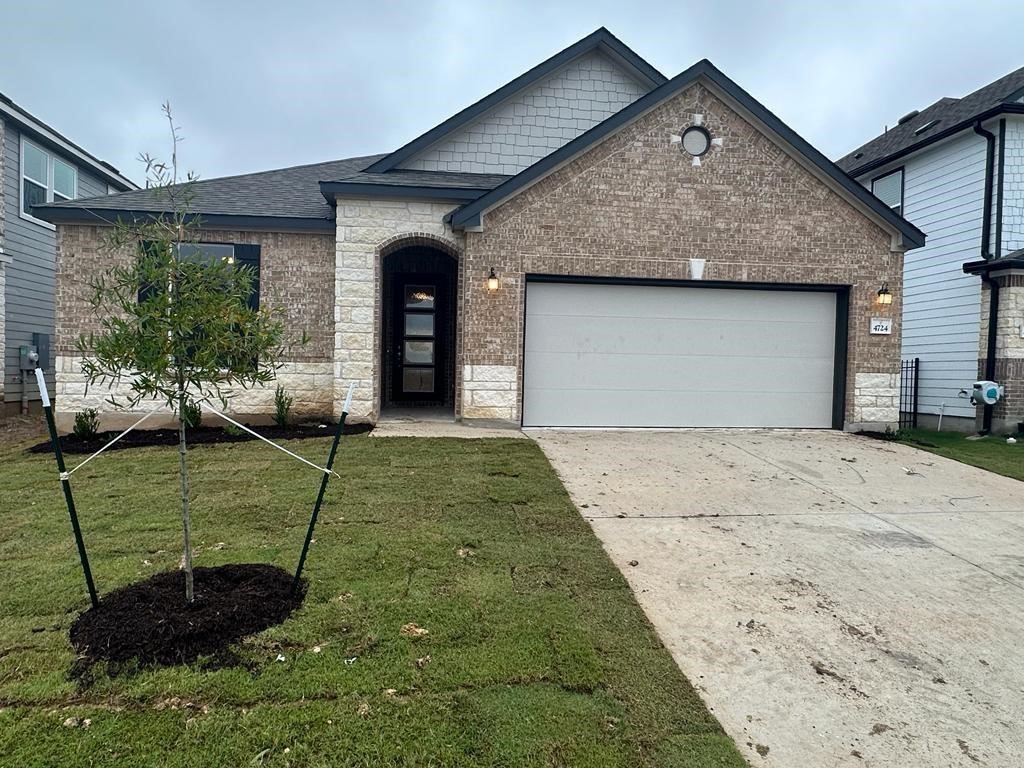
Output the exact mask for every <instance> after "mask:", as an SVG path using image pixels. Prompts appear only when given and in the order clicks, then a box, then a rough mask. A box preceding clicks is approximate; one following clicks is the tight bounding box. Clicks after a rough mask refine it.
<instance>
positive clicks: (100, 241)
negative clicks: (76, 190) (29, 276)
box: [54, 224, 334, 429]
mask: <svg viewBox="0 0 1024 768" xmlns="http://www.w3.org/2000/svg"><path fill="white" fill-rule="evenodd" d="M108 231H109V230H107V229H105V228H102V227H93V226H82V225H63V224H62V225H59V226H58V227H57V293H56V304H57V318H56V329H57V331H56V338H55V344H54V353H55V367H56V371H55V372H56V391H55V393H54V395H55V398H54V400H55V406H56V411H57V418H58V421H59V423H60V426H61V427H62V428H65V429H66V428H67V427H69V426H70V424H71V421H72V419H73V418H74V414H75V413H76V412H77V411H79V410H81V409H83V408H96V409H98V410H100V411H101V413H102V421H103V423H104V426H105V427H108V428H116V427H118V426H120V425H122V424H124V425H126V424H127V423H131V422H134V421H135V419H137V418H138V414H137V413H136V414H134V415H133V414H131V413H124V412H119V411H115V409H114V408H113V407H112V406H111V405H110V404H109V403H108V402H107V399H108V398H109V397H110V395H111V394H116V393H117V392H118V391H125V390H126V389H127V385H126V384H122V385H120V387H114V388H112V389H107V388H102V387H95V386H94V387H90V388H88V391H87V388H86V385H85V380H84V379H83V377H82V374H81V356H80V355H79V353H78V350H77V347H76V340H77V339H78V337H79V335H80V334H82V333H89V332H90V331H98V330H99V328H100V325H99V318H97V317H96V316H95V315H94V313H93V312H92V310H91V308H90V307H89V304H88V300H87V297H88V288H87V285H86V283H87V281H88V279H89V278H90V277H94V276H96V275H99V274H100V273H102V272H103V271H104V270H106V269H108V268H109V267H110V266H112V265H113V264H114V263H117V262H121V263H124V262H126V261H128V260H129V259H131V256H132V254H131V252H130V250H127V249H121V250H117V251H112V250H110V249H109V248H107V247H106V246H105V244H104V236H105V235H106V233H107V232H108ZM201 239H202V240H204V241H206V242H222V243H223V242H228V243H249V244H258V245H260V302H261V303H262V304H263V305H265V306H270V307H274V308H277V309H279V310H280V311H281V312H282V315H283V320H284V323H285V334H286V338H287V339H289V340H296V339H299V338H301V336H302V334H303V332H305V333H306V335H307V336H308V338H309V341H308V343H307V344H305V345H296V346H293V347H292V348H291V349H290V350H289V351H288V353H287V354H286V356H285V359H284V360H283V361H282V363H283V365H282V368H281V370H280V371H279V372H278V376H277V380H276V381H275V382H272V383H271V384H270V385H268V386H266V387H257V388H253V389H249V390H238V391H236V392H235V397H234V398H233V399H232V400H231V402H230V410H231V411H232V412H233V413H236V414H241V415H244V416H246V417H255V420H268V419H269V418H270V416H271V415H272V414H273V412H274V390H275V389H276V387H277V385H278V384H280V385H281V386H283V387H285V389H287V390H288V392H289V394H291V395H292V396H293V397H294V398H295V402H294V405H293V413H294V414H295V415H296V416H300V417H315V416H329V415H331V413H332V411H333V405H334V364H333V356H334V322H333V316H334V312H333V308H334V292H333V285H332V282H331V280H330V277H329V276H330V274H331V272H332V269H331V267H332V263H333V255H334V236H333V235H331V234H329V233H328V234H308V233H286V232H240V231H224V230H204V231H203V233H202V237H201ZM149 409H150V406H144V405H140V406H139V408H138V411H139V412H142V411H145V410H149ZM163 410H166V409H163ZM167 421H168V417H165V416H164V417H156V418H155V419H153V422H154V423H156V424H159V423H166V422H167Z"/></svg>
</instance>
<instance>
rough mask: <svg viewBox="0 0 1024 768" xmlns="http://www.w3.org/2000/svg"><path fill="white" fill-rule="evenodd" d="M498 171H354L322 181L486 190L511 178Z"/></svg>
mask: <svg viewBox="0 0 1024 768" xmlns="http://www.w3.org/2000/svg"><path fill="white" fill-rule="evenodd" d="M511 178H512V177H511V176H506V175H502V174H500V173H455V172H450V171H406V170H398V169H396V170H393V171H387V172H385V173H355V174H352V175H351V176H345V177H344V178H338V179H322V181H343V182H347V183H352V184H386V185H395V186H400V187H438V188H457V189H479V190H481V191H482V192H487V191H489V190H492V189H494V188H495V187H496V186H498V185H499V184H503V183H504V182H506V181H508V180H509V179H511Z"/></svg>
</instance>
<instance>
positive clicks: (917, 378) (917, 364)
mask: <svg viewBox="0 0 1024 768" xmlns="http://www.w3.org/2000/svg"><path fill="white" fill-rule="evenodd" d="M920 383H921V358H920V357H915V358H914V415H913V417H912V419H911V423H912V424H913V425H914V429H917V395H918V392H919V391H920Z"/></svg>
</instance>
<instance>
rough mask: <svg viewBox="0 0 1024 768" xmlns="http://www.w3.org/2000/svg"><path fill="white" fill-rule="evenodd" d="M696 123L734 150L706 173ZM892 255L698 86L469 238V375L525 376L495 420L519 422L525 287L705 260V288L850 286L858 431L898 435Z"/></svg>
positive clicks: (673, 268)
mask: <svg viewBox="0 0 1024 768" xmlns="http://www.w3.org/2000/svg"><path fill="white" fill-rule="evenodd" d="M695 113H699V114H702V115H704V125H705V126H706V127H707V128H708V130H709V131H710V132H711V135H712V136H713V137H719V138H722V139H724V148H723V149H721V150H712V152H711V153H710V154H709V155H707V156H705V158H704V159H703V164H702V165H701V166H700V167H693V166H692V165H691V162H690V158H689V157H688V156H687V155H685V154H681V152H680V149H679V146H678V145H672V144H671V143H670V140H669V137H670V135H671V134H678V133H680V132H681V130H682V129H684V128H685V127H686V126H687V125H689V124H692V122H693V115H694V114H695ZM891 243H892V241H891V237H890V235H889V233H887V232H886V231H884V230H883V229H882V228H881V227H879V226H878V225H876V224H874V223H873V222H872V221H871V220H869V219H868V218H867V217H866V216H864V215H863V214H862V213H860V212H859V211H858V210H857V209H855V208H854V207H853V206H852V205H851V204H850V203H848V202H847V201H846V200H845V199H844V198H842V197H840V195H839V194H837V193H836V192H834V191H832V190H831V189H830V188H829V187H828V186H827V185H826V184H825V183H823V182H822V181H820V180H819V179H818V178H817V177H816V176H814V175H812V173H811V172H809V171H808V170H806V169H805V168H804V167H803V166H802V165H800V164H799V163H798V162H796V161H795V160H794V159H793V158H791V157H790V156H789V155H788V154H786V152H784V151H783V150H782V149H780V148H779V147H778V146H777V145H776V144H775V143H773V142H772V141H771V140H769V139H768V138H767V137H766V136H765V135H763V134H762V133H760V132H759V131H758V130H757V129H756V128H755V127H754V126H752V125H751V124H750V123H748V122H747V121H746V120H745V119H744V118H743V117H742V116H741V115H740V114H738V113H737V112H736V111H734V110H733V109H732V108H731V107H730V106H728V105H727V104H726V103H724V102H723V101H722V100H720V99H719V98H717V97H716V96H715V95H714V94H713V93H711V92H710V91H709V90H708V89H707V88H705V87H704V86H703V85H700V84H695V85H693V86H691V87H690V88H688V89H686V90H685V91H683V92H682V93H680V94H678V95H677V96H675V97H674V98H672V99H671V100H669V101H667V102H665V103H663V104H661V105H659V106H658V107H656V108H655V109H654V110H652V111H651V112H649V113H648V114H647V115H645V116H643V117H641V118H640V119H638V120H637V121H635V122H634V123H632V124H631V125H629V126H627V127H625V128H623V129H621V130H620V131H618V132H617V133H615V134H614V135H612V136H610V137H609V138H607V139H606V140H605V141H604V142H603V143H601V144H600V145H598V146H597V147H595V148H593V149H591V150H590V151H589V152H586V153H584V154H583V155H581V156H579V157H578V158H576V159H575V160H573V161H571V162H570V163H568V164H566V165H565V166H563V167H562V168H560V169H559V170H558V171H556V172H554V173H552V174H551V175H549V176H547V177H546V178H544V179H542V180H541V181H539V182H538V183H536V184H535V185H533V186H532V187H530V188H528V189H527V190H525V191H524V192H522V193H520V194H519V195H518V196H516V197H514V198H512V199H511V200H509V201H508V202H506V203H504V204H502V205H500V206H499V207H497V208H496V209H494V210H492V211H490V212H487V213H486V214H485V216H484V219H483V231H482V232H470V233H467V236H466V246H465V257H464V266H463V275H464V281H465V285H466V289H465V291H464V293H463V309H464V312H463V337H464V342H463V348H464V358H463V360H462V363H463V365H464V366H472V367H473V370H476V369H477V367H492V366H494V367H502V368H504V369H506V370H507V369H514V370H515V375H516V382H517V386H516V389H517V392H516V395H517V396H516V399H515V402H514V404H512V405H510V406H508V407H498V406H495V407H492V408H503V410H490V411H488V412H487V415H488V416H490V417H504V418H510V419H512V420H518V419H519V414H520V409H521V382H522V359H521V356H522V352H521V351H522V342H523V340H522V328H523V322H522V318H523V308H524V290H525V280H524V276H525V274H527V273H545V274H562V275H597V276H615V277H655V278H671V279H686V278H687V277H688V259H689V258H690V257H700V258H704V259H706V260H707V264H706V267H705V271H704V279H710V280H733V281H756V282H772V283H819V284H820V283H825V284H836V285H849V286H851V291H850V324H849V336H848V339H847V343H848V366H847V382H846V391H847V396H846V404H845V413H846V425H847V427H848V428H854V427H857V426H860V425H863V426H871V427H873V428H877V427H879V426H882V425H886V424H893V423H895V422H896V421H897V419H898V413H897V411H898V402H897V400H896V399H895V398H896V397H897V395H898V392H897V391H896V386H897V378H896V377H897V375H898V371H899V357H900V316H901V314H902V312H901V298H902V267H903V258H902V253H900V252H893V251H892V250H891ZM492 267H493V268H494V269H495V270H497V272H498V273H499V275H500V276H501V279H502V290H501V291H499V292H498V293H497V294H495V295H489V294H487V293H486V291H483V290H481V289H480V287H481V286H482V285H484V283H485V280H486V277H487V274H488V270H489V269H490V268H492ZM883 281H886V282H888V284H889V287H890V289H891V290H892V292H893V294H894V297H895V300H894V302H893V304H892V305H890V306H889V307H886V308H884V309H882V308H880V307H878V306H876V305H875V303H874V299H875V297H876V293H877V290H878V287H879V285H880V284H881V283H882V282H883ZM872 316H890V317H892V319H893V333H892V335H891V336H872V335H869V328H868V326H869V321H870V318H871V317H872ZM866 374H867V375H870V374H880V375H882V376H884V377H886V378H885V381H884V382H883V381H882V379H881V378H880V377H878V378H876V377H874V376H869V377H868V378H864V375H866ZM502 376H503V378H504V376H505V374H504V373H503V374H502ZM858 377H860V378H858ZM858 390H860V396H861V397H862V398H863V399H861V400H860V401H858V400H857V395H858ZM868 390H870V394H868ZM479 392H480V390H476V391H475V392H474V394H473V395H472V397H473V398H480V397H481V395H480V394H479ZM493 392H494V393H496V395H495V397H496V398H497V399H498V400H501V398H502V397H504V398H508V397H509V396H508V395H507V394H506V395H501V394H500V393H501V392H502V390H500V389H497V388H495V389H494V390H493ZM464 397H470V393H469V391H468V390H467V391H466V392H464ZM869 397H870V398H872V400H871V404H870V405H869V404H868V401H867V399H866V398H869ZM463 413H464V415H466V416H471V415H476V414H474V413H472V411H471V409H467V408H464V410H463ZM481 415H483V414H481Z"/></svg>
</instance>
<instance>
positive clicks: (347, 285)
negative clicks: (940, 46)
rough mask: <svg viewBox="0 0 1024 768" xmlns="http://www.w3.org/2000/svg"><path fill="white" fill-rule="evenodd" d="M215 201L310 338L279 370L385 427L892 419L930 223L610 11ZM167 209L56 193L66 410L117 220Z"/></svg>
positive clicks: (215, 229)
mask: <svg viewBox="0 0 1024 768" xmlns="http://www.w3.org/2000/svg"><path fill="white" fill-rule="evenodd" d="M194 208H195V209H196V210H197V211H198V212H199V213H200V214H201V216H202V221H203V227H204V231H203V236H202V239H203V241H204V242H207V243H210V244H218V245H217V246H216V247H218V248H232V247H233V248H235V249H236V250H237V251H238V252H239V253H244V254H245V255H246V258H248V259H249V261H250V263H253V264H255V265H257V266H258V268H259V278H260V283H259V300H260V301H264V302H269V303H270V304H272V305H276V306H279V307H282V308H283V309H284V310H285V312H286V316H287V324H288V326H289V328H290V329H291V330H293V331H296V332H297V331H299V330H303V329H304V330H305V331H306V332H307V333H308V334H309V336H310V337H311V342H310V343H309V344H308V345H306V346H305V347H303V348H301V350H300V351H299V352H297V353H296V354H294V355H293V356H292V358H291V359H289V360H287V361H285V364H284V367H283V368H282V370H281V373H280V379H281V382H282V383H283V385H284V386H285V387H286V388H288V389H290V390H291V391H292V392H293V394H294V395H295V396H296V402H297V404H298V403H301V404H302V406H303V408H304V409H305V410H307V411H309V412H315V413H330V412H334V413H337V412H338V411H339V410H340V406H341V403H342V401H343V399H344V393H345V391H346V389H347V387H348V384H349V383H350V382H355V384H356V390H355V399H354V404H353V408H352V414H351V417H352V418H354V419H362V420H371V421H373V420H376V419H377V418H378V417H379V416H380V414H381V413H382V411H384V412H386V411H387V409H389V408H392V407H418V406H424V407H430V408H434V409H436V408H445V409H447V410H448V411H449V412H451V413H452V414H453V415H454V417H456V418H461V419H467V420H469V419H488V420H500V421H504V422H510V423H514V424H523V425H526V426H738V427H743V426H769V427H774V426H780V427H833V428H846V429H853V428H861V427H869V428H879V427H884V426H885V425H889V424H892V423H893V422H895V421H896V420H897V410H898V371H899V353H900V345H899V338H900V335H899V334H900V319H899V318H900V293H901V283H902V267H903V252H904V251H905V250H907V249H910V248H916V247H919V246H921V245H922V244H923V243H924V235H923V234H922V233H921V232H920V231H919V230H918V229H916V228H915V227H914V226H913V225H911V224H909V223H908V222H907V221H905V220H904V219H902V218H901V217H900V216H899V215H897V214H896V213H894V212H893V211H892V210H891V209H890V208H889V206H887V205H885V204H884V203H882V202H881V201H879V200H878V199H877V198H875V197H874V196H873V195H871V194H870V193H869V192H868V191H867V190H865V189H864V188H863V187H862V186H861V185H860V184H857V183H856V182H854V181H853V180H852V179H850V178H849V177H848V176H846V174H844V173H843V172H842V171H841V170H839V169H838V168H837V167H836V166H835V165H834V164H833V163H832V162H830V161H829V160H828V159H826V158H825V157H824V156H823V155H822V154H821V153H819V152H818V151H817V150H815V149H814V148H813V147H811V146H810V145H809V144H808V143H807V142H806V141H804V140H803V139H801V138H800V137H799V136H798V135H797V134H796V133H794V132H793V131H792V130H791V129H790V128H788V127H787V126H786V125H784V124H783V123H782V122H781V121H780V120H779V119H778V118H777V117H775V116H774V115H773V114H772V113H771V112H769V111H768V110H767V109H766V108H765V107H764V106H762V105H761V104H759V103H758V102H757V101H755V100H754V99H753V98H752V97H751V96H750V95H749V94H747V93H746V92H745V91H744V90H743V89H741V88H740V87H739V86H738V85H736V84H735V83H734V82H732V81H731V80H729V79H728V78H727V77H726V76H725V75H723V74H722V73H721V72H720V71H719V70H717V69H716V68H715V67H714V66H713V65H712V64H711V63H710V62H708V61H706V60H705V61H700V62H698V63H697V64H695V65H693V66H692V67H690V68H689V69H687V70H686V71H684V72H682V73H681V74H679V75H677V76H676V77H674V78H672V79H666V78H665V77H664V76H663V75H662V74H660V73H659V72H658V71H657V70H656V69H654V68H653V67H652V66H651V65H650V64H648V63H647V62H645V61H644V60H643V59H641V58H640V57H639V56H638V55H637V54H636V53H634V52H633V51H632V50H630V49H629V48H628V47H626V46H625V45H624V44H623V43H621V42H620V41H619V40H618V39H616V38H615V37H614V36H613V35H611V34H610V33H609V32H608V31H607V30H605V29H599V30H598V31H596V32H594V33H593V34H591V35H589V36H588V37H586V38H584V39H583V40H580V41H579V42H577V43H575V44H574V45H571V46H570V47H568V48H566V49H565V50H563V51H561V52H560V53H558V54H556V55H555V56H553V57H552V58H550V59H548V60H547V61H545V62H543V63H541V64H539V65H538V66H536V67H534V68H533V69H531V70H530V71H528V72H526V73H524V74H523V75H521V76H520V77H518V78H516V79H515V80H513V81H512V82H510V83H508V84H507V85H505V86H503V87H502V88H499V89H498V90H497V91H495V92H494V93H492V94H490V95H489V96H486V97H485V98H483V99H482V100H480V101H478V102H477V103H475V104H473V105H472V106H470V107H467V108H466V109H465V110H463V111H462V112H460V113H458V114H457V115H455V116H453V117H452V118H450V119H449V120H446V121H445V122H443V123H442V124H440V125H438V126H436V127H434V128H432V129H431V130H429V131H427V132H426V133H424V134H423V135H422V136H419V137H418V138H416V139H414V140H413V141H410V142H409V143H408V144H406V145H405V146H403V147H401V148H400V149H398V150H396V151H394V152H392V153H390V154H387V155H378V156H372V157H357V158H351V159H346V160H337V161H332V162H326V163H320V164H316V165H309V166H302V167H297V168H287V169H283V170H276V171H268V172H265V173H254V174H248V175H244V176H235V177H230V178H222V179H212V180H208V181H202V182H199V184H198V185H197V188H196V195H195V202H194ZM160 210H161V209H160V206H159V202H158V201H157V200H156V199H155V198H153V197H152V196H151V195H150V194H149V193H147V192H145V191H139V192H128V193H124V194H119V195H112V196H109V197H104V198H102V199H95V200H76V201H74V202H71V203H61V204H59V205H49V206H45V207H43V208H41V209H38V210H37V215H39V216H42V217H45V218H47V219H49V220H50V221H52V222H54V223H56V224H57V234H58V258H57V262H58V290H57V339H56V352H57V363H56V367H57V385H56V386H57V392H56V398H57V407H58V410H59V413H60V416H61V419H62V421H63V423H65V424H66V423H68V421H69V420H70V417H71V415H72V414H73V413H74V412H75V411H77V410H79V409H81V408H83V407H88V406H96V407H99V408H101V409H102V408H104V407H105V406H104V405H103V398H104V395H105V393H104V392H102V391H97V390H90V391H89V392H88V393H86V391H85V387H84V383H83V382H82V379H81V374H80V372H79V367H78V364H79V358H78V357H76V355H77V352H76V350H75V346H74V340H75V339H76V338H77V337H78V335H79V334H80V333H82V332H83V331H88V330H89V329H90V328H94V327H95V319H94V318H92V317H91V316H90V315H89V312H88V307H87V305H86V303H85V301H84V296H83V292H82V289H81V286H82V284H83V280H84V278H86V277H88V276H89V275H93V274H96V273H97V272H98V271H100V270H102V269H104V268H105V267H106V266H107V265H109V264H110V260H111V258H130V256H131V255H130V254H127V253H126V254H119V255H114V256H112V255H111V254H108V253H103V252H102V251H101V249H100V242H101V239H102V235H103V232H104V229H105V226H106V225H107V224H108V223H109V222H112V221H114V220H115V219H116V218H117V217H137V216H150V215H154V214H158V213H159V212H160ZM212 247H214V246H213V245H211V248H212ZM880 293H881V294H882V295H884V296H885V297H887V298H889V299H890V300H891V303H884V302H880V301H879V298H880ZM272 396H273V387H270V388H269V389H268V390H265V391H256V392H247V393H243V394H242V395H241V396H240V397H239V398H237V399H236V400H235V401H234V403H233V408H234V410H235V411H236V412H237V413H240V414H243V415H246V416H258V415H260V414H267V413H270V412H271V411H272V409H273V403H272V399H273V397H272ZM108 410H109V407H108ZM121 418H122V420H123V418H124V416H122V417H121ZM108 420H109V421H114V420H115V419H114V418H112V417H111V418H109V419H108Z"/></svg>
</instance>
